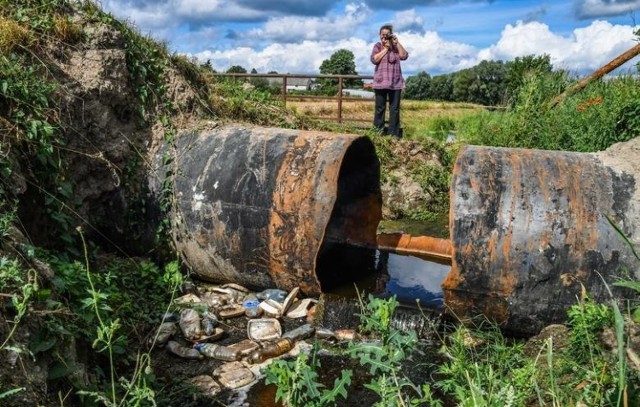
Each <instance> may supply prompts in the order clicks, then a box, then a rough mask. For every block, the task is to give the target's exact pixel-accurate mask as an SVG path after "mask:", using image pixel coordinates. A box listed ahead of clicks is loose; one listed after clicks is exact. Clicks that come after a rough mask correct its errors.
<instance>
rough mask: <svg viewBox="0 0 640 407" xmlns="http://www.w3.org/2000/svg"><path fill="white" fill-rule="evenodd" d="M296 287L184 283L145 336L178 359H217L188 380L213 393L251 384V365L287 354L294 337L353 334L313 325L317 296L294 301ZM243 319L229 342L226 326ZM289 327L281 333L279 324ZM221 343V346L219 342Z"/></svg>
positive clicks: (236, 324) (281, 328)
mask: <svg viewBox="0 0 640 407" xmlns="http://www.w3.org/2000/svg"><path fill="white" fill-rule="evenodd" d="M299 291H300V290H299V288H297V287H296V288H295V289H293V290H291V291H290V292H287V291H283V290H280V289H267V290H264V291H260V292H252V291H250V290H248V289H246V288H245V287H242V286H240V285H237V284H225V285H220V286H216V285H210V284H204V285H198V286H197V287H195V286H192V285H187V286H186V287H185V288H183V292H184V293H186V294H185V295H183V296H181V297H179V298H176V299H175V301H174V304H175V305H176V306H177V311H176V312H172V313H169V314H167V315H165V317H164V319H163V320H164V322H163V323H162V324H161V325H160V327H159V328H158V330H157V331H156V335H155V336H154V337H153V338H151V343H150V344H151V345H154V346H158V347H164V348H165V349H166V350H167V351H168V352H170V353H171V354H173V355H175V356H177V357H179V358H182V359H193V360H203V359H205V358H212V359H216V360H219V361H221V362H223V363H222V364H221V365H220V366H218V367H217V368H215V369H214V371H213V374H212V376H213V377H212V376H209V375H201V376H197V377H194V378H193V379H192V380H191V381H192V383H193V384H195V385H196V386H197V387H198V388H200V389H201V390H202V391H204V392H206V393H208V394H211V395H215V394H217V393H218V392H219V391H220V390H221V389H222V388H223V387H224V388H228V389H231V390H235V389H238V388H240V387H243V386H246V385H249V384H251V383H253V382H255V381H256V380H257V379H256V376H255V374H254V371H255V370H256V369H253V370H252V367H253V365H258V364H261V363H263V362H265V361H267V360H268V359H271V358H274V357H277V356H280V355H284V354H287V353H288V352H290V351H291V350H292V349H293V348H294V346H295V345H296V343H297V342H298V341H301V340H304V339H307V338H309V337H311V336H314V335H315V337H317V338H321V339H339V340H349V339H353V336H354V335H353V333H350V332H348V331H345V332H342V331H340V332H338V331H336V332H332V331H330V330H327V329H323V328H317V329H316V328H315V327H314V326H313V325H312V323H311V321H312V319H313V315H314V312H315V309H316V304H317V300H315V299H312V298H305V299H299V298H298V294H299ZM231 321H233V327H234V328H233V329H237V328H235V327H237V326H244V324H245V323H246V338H244V339H241V340H239V341H234V343H231V344H227V342H229V332H227V331H228V329H229V328H230V327H231V324H230V322H231ZM281 321H286V322H287V325H289V326H294V328H292V329H290V330H288V331H286V332H283V324H282V323H281ZM220 342H224V343H225V344H224V345H223V344H221V343H220Z"/></svg>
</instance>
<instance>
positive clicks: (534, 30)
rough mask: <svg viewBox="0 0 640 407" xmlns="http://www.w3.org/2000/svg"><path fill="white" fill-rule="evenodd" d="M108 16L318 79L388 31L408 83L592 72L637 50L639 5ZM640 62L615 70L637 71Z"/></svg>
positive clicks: (324, 1)
mask: <svg viewBox="0 0 640 407" xmlns="http://www.w3.org/2000/svg"><path fill="white" fill-rule="evenodd" d="M101 4H102V7H103V9H104V10H105V11H108V12H110V13H112V14H113V15H114V16H116V17H118V18H119V19H122V20H125V21H128V22H129V23H131V24H132V25H133V26H134V27H136V28H137V29H138V30H139V31H140V32H141V33H143V34H148V35H151V36H152V37H153V38H155V39H157V40H160V41H163V42H165V43H166V44H167V45H168V47H169V49H170V51H171V52H174V53H177V54H184V55H187V56H188V57H190V58H194V59H196V60H197V61H198V62H201V63H204V62H206V61H210V62H211V64H212V66H213V68H214V69H215V70H216V71H219V72H223V71H226V70H227V69H228V68H229V67H231V66H234V65H240V66H242V67H243V68H245V69H247V70H248V71H251V70H252V69H256V71H257V72H259V73H267V72H270V71H276V72H278V73H304V74H316V73H319V70H320V65H321V64H322V62H323V61H324V60H326V59H328V58H329V57H331V55H332V54H333V53H334V52H336V51H337V50H339V49H347V50H349V51H351V52H353V54H354V57H355V63H356V71H357V72H358V73H359V74H361V75H372V74H373V65H372V64H371V62H370V60H369V58H370V54H371V49H372V47H373V45H374V44H375V42H376V41H378V31H379V28H380V26H381V25H383V24H387V23H391V24H393V27H394V32H395V33H396V34H397V36H398V39H399V40H400V42H401V43H402V44H403V45H404V46H405V48H406V49H407V51H408V52H409V59H407V60H406V61H404V62H403V63H402V70H403V73H404V75H405V77H407V76H410V75H415V74H417V73H419V72H427V73H429V74H430V75H431V76H434V75H439V74H444V73H451V72H456V71H459V70H461V69H464V68H469V67H472V66H474V65H477V64H478V63H479V62H481V61H482V60H494V61H497V60H501V61H510V60H513V59H514V58H516V57H518V56H525V55H543V54H547V55H549V56H550V58H551V62H552V64H553V66H554V68H558V69H565V70H568V71H570V72H572V73H575V74H583V75H584V74H588V73H589V72H592V71H594V70H596V69H598V68H599V67H601V66H603V65H605V64H606V63H608V62H610V61H611V60H612V59H614V58H615V57H617V56H618V55H620V54H621V53H623V52H625V51H626V50H628V49H629V48H631V47H633V46H634V45H636V44H637V43H638V39H639V38H638V37H637V36H635V35H634V30H636V29H638V28H639V27H640V25H639V24H640V21H637V19H638V20H640V0H549V1H529V0H465V1H461V0H460V1H457V0H364V1H362V0H355V1H336V0H272V1H269V0H102V2H101ZM638 60H639V58H637V57H636V58H635V59H634V60H633V61H631V62H628V63H627V64H625V65H624V66H623V67H622V68H621V69H619V70H617V71H616V72H628V71H631V70H634V69H635V68H634V64H635V63H636V62H638Z"/></svg>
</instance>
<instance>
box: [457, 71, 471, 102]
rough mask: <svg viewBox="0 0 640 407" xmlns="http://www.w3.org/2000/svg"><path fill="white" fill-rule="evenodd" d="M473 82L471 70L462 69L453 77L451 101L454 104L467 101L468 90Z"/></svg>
mask: <svg viewBox="0 0 640 407" xmlns="http://www.w3.org/2000/svg"><path fill="white" fill-rule="evenodd" d="M472 82H473V72H472V71H471V69H463V70H462V71H458V72H456V73H455V74H454V77H453V100H454V101H456V102H468V101H469V88H470V87H471V83H472Z"/></svg>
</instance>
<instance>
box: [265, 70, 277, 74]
mask: <svg viewBox="0 0 640 407" xmlns="http://www.w3.org/2000/svg"><path fill="white" fill-rule="evenodd" d="M267 73H268V74H277V73H278V71H269V72H267Z"/></svg>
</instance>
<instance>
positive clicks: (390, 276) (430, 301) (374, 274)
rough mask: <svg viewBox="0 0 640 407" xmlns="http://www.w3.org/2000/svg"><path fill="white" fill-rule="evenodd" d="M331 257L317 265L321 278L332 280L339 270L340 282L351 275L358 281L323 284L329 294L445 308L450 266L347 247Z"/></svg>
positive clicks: (324, 289)
mask: <svg viewBox="0 0 640 407" xmlns="http://www.w3.org/2000/svg"><path fill="white" fill-rule="evenodd" d="M331 255H332V258H331V259H324V260H323V261H319V262H318V275H324V276H331V275H335V272H336V270H339V272H340V274H341V280H345V276H348V275H350V276H354V277H355V278H354V279H352V280H351V281H349V279H346V280H347V281H340V282H339V284H331V281H323V291H324V292H326V293H329V294H336V295H339V296H343V297H347V298H353V297H356V296H357V293H358V292H360V294H362V293H365V294H366V295H368V294H373V295H374V296H376V297H380V298H388V297H391V296H393V295H395V296H396V298H397V299H398V301H400V302H401V303H404V304H412V305H416V302H419V305H420V306H421V307H425V308H433V309H440V308H442V306H443V293H442V287H441V284H442V282H443V281H444V279H445V277H446V276H447V274H448V273H449V270H450V269H451V266H450V265H449V264H447V263H442V262H439V261H437V260H436V259H432V260H425V259H421V258H418V257H412V256H403V255H398V254H395V253H390V252H387V251H379V250H370V249H361V248H354V247H344V246H341V247H336V248H334V250H333V251H332V253H331ZM354 259H357V260H354ZM324 267H330V268H332V269H333V270H332V271H333V272H332V273H329V274H327V273H325V272H324V271H323V269H322V268H324ZM327 278H329V279H330V278H331V277H327ZM321 280H322V279H321Z"/></svg>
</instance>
